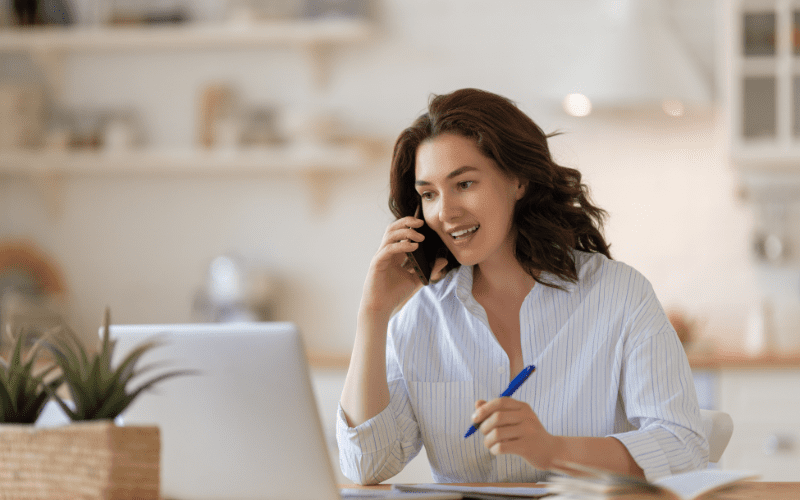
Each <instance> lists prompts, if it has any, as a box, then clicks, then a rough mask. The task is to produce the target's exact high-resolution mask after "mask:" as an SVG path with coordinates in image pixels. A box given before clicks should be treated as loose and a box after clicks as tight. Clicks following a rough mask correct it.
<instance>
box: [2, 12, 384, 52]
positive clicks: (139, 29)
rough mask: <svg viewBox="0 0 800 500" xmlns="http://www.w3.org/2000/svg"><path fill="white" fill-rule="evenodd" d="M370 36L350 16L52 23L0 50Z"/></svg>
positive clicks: (236, 45) (23, 31)
mask: <svg viewBox="0 0 800 500" xmlns="http://www.w3.org/2000/svg"><path fill="white" fill-rule="evenodd" d="M370 34H371V28H370V24H369V23H368V22H367V21H362V20H349V19H323V20H308V21H271V22H259V23H242V24H232V23H231V24H223V23H217V24H195V23H187V24H182V25H156V26H134V27H128V26H98V27H80V28H71V27H51V26H47V27H34V28H13V29H5V30H3V31H0V51H2V52H13V51H29V52H57V53H65V52H110V51H120V50H125V51H135V50H145V51H146V50H154V49H157V50H187V49H241V48H247V47H262V46H265V45H294V46H315V45H332V44H349V43H357V42H363V41H366V40H367V39H368V38H369V36H370Z"/></svg>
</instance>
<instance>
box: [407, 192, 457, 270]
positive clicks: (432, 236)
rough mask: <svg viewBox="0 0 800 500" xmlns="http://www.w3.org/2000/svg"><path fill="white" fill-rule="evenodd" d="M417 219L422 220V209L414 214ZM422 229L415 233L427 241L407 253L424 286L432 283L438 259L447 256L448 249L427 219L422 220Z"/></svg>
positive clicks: (419, 207)
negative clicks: (432, 274)
mask: <svg viewBox="0 0 800 500" xmlns="http://www.w3.org/2000/svg"><path fill="white" fill-rule="evenodd" d="M414 217H416V218H417V219H422V208H421V206H419V205H418V206H417V212H416V213H415V214H414ZM422 221H423V224H422V227H420V228H416V229H415V231H417V232H418V233H420V234H422V235H423V236H425V240H424V241H421V242H420V243H419V246H418V247H417V249H416V250H414V251H413V252H406V255H408V260H409V262H411V265H412V266H413V267H414V271H416V273H417V276H419V279H420V281H422V284H423V285H427V284H428V283H430V282H431V272H433V266H434V264H435V263H436V257H444V256H446V255H447V247H446V246H445V244H444V242H443V241H442V239H441V238H440V237H439V235H438V234H436V231H434V230H433V229H431V228H430V227H428V224H427V223H424V222H425V219H422Z"/></svg>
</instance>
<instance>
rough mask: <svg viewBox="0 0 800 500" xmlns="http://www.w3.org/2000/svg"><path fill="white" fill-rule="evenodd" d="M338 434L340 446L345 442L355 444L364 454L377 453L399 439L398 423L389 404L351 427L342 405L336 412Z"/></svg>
mask: <svg viewBox="0 0 800 500" xmlns="http://www.w3.org/2000/svg"><path fill="white" fill-rule="evenodd" d="M336 434H337V436H338V441H339V446H340V447H341V446H342V445H343V444H344V443H348V444H350V445H353V446H355V447H356V448H358V449H359V451H360V452H361V453H362V454H366V453H375V452H378V451H381V450H384V449H386V448H389V447H390V446H392V443H394V442H395V441H397V439H398V430H397V423H396V422H395V419H394V417H393V416H392V414H391V412H390V411H389V407H388V406H387V407H386V408H385V409H384V410H383V411H381V412H380V413H378V414H377V415H375V416H374V417H372V418H371V419H369V420H367V421H366V422H364V423H362V424H360V425H357V426H355V427H350V426H349V425H347V418H346V417H345V415H344V410H343V409H342V405H341V404H339V409H338V411H337V414H336Z"/></svg>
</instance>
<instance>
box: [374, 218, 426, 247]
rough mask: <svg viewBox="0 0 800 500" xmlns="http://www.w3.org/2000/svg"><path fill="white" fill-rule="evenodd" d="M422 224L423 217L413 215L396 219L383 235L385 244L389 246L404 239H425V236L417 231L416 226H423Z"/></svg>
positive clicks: (414, 240)
mask: <svg viewBox="0 0 800 500" xmlns="http://www.w3.org/2000/svg"><path fill="white" fill-rule="evenodd" d="M422 224H423V221H422V219H415V218H413V217H403V218H402V219H398V220H396V221H394V222H393V223H391V224H390V225H389V227H387V228H386V232H385V233H384V236H383V246H389V245H392V244H395V243H400V242H403V241H409V242H420V241H423V240H424V239H425V236H424V235H423V234H421V233H419V232H417V231H415V228H419V227H422ZM415 248H416V247H415Z"/></svg>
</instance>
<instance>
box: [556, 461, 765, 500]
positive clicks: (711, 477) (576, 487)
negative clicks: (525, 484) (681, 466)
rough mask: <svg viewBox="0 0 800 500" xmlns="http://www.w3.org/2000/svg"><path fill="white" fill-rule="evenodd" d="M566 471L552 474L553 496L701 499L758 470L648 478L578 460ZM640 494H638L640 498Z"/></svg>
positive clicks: (573, 498) (585, 499) (572, 499)
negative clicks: (608, 470) (635, 496)
mask: <svg viewBox="0 0 800 500" xmlns="http://www.w3.org/2000/svg"><path fill="white" fill-rule="evenodd" d="M555 472H557V473H559V474H563V475H554V476H552V477H551V478H550V485H549V488H548V489H549V491H550V492H551V493H554V494H555V496H553V497H550V498H552V499H553V500H560V499H563V500H567V499H569V500H603V499H608V498H614V497H618V496H623V495H625V496H626V498H629V497H628V495H638V497H641V498H663V499H674V500H701V499H711V498H714V495H715V493H718V492H720V491H721V490H727V489H728V488H731V487H734V486H735V485H736V483H738V482H739V481H743V480H745V479H753V478H756V477H758V474H755V473H753V472H749V471H727V470H715V469H708V470H700V471H693V472H685V473H682V474H675V475H673V476H668V477H665V478H661V479H659V480H656V481H653V482H648V481H646V480H644V479H640V478H637V477H632V476H625V475H621V474H614V473H611V472H607V471H604V470H600V469H595V468H592V467H586V466H583V465H577V464H561V465H560V466H559V467H558V468H557V469H556V471H555ZM638 497H637V498H638Z"/></svg>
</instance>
